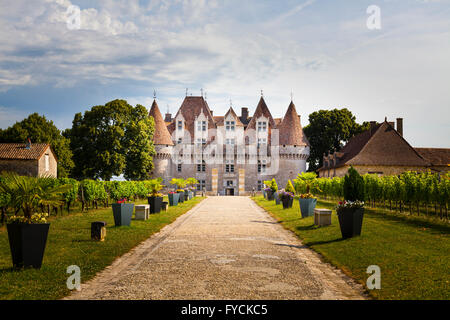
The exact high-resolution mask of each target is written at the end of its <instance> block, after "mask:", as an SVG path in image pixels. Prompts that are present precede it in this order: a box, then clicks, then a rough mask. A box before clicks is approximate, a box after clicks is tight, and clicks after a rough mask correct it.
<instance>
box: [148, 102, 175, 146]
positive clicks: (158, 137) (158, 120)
mask: <svg viewBox="0 0 450 320" xmlns="http://www.w3.org/2000/svg"><path fill="white" fill-rule="evenodd" d="M149 116H152V117H153V118H154V119H155V134H154V136H153V142H154V144H155V145H164V144H166V145H170V146H172V145H173V142H172V138H171V136H170V133H169V130H167V125H166V123H165V122H164V119H163V117H162V115H161V112H160V111H159V108H158V104H157V103H156V100H153V104H152V107H151V109H150V112H149Z"/></svg>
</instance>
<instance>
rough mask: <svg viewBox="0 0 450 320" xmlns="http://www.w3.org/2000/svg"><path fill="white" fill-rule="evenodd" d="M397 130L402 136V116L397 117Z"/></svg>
mask: <svg viewBox="0 0 450 320" xmlns="http://www.w3.org/2000/svg"><path fill="white" fill-rule="evenodd" d="M397 132H398V134H399V135H401V136H402V137H403V118H397Z"/></svg>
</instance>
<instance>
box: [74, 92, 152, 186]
mask: <svg viewBox="0 0 450 320" xmlns="http://www.w3.org/2000/svg"><path fill="white" fill-rule="evenodd" d="M153 132H154V122H153V121H152V120H150V119H149V118H148V116H147V110H146V109H145V108H144V107H143V106H140V105H138V106H136V107H135V108H133V107H132V106H131V105H129V104H128V103H127V102H126V101H125V100H114V101H111V102H108V103H106V104H105V105H104V106H103V105H100V106H94V107H92V108H91V110H88V111H86V112H85V113H84V115H82V114H81V113H77V114H76V115H75V117H74V119H73V122H72V129H70V130H67V131H66V132H65V135H67V136H69V137H70V146H71V148H72V151H73V153H74V157H73V159H74V162H75V168H74V170H73V176H74V177H76V178H79V179H85V178H91V179H97V178H101V179H103V180H110V179H111V178H112V176H114V175H115V176H119V175H121V174H125V177H126V178H127V179H137V180H143V179H145V178H147V177H148V172H149V171H150V170H151V169H152V166H153V158H152V156H153V155H154V153H155V151H154V146H153Z"/></svg>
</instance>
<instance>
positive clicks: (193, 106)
mask: <svg viewBox="0 0 450 320" xmlns="http://www.w3.org/2000/svg"><path fill="white" fill-rule="evenodd" d="M202 112H203V114H204V115H205V116H206V118H207V119H208V129H214V128H216V124H215V122H214V118H213V117H212V115H211V111H210V109H209V106H208V103H207V102H206V101H205V99H203V97H192V96H187V97H186V98H185V99H184V101H183V103H182V104H181V107H180V109H179V110H178V112H177V114H176V115H175V117H174V118H173V119H174V121H173V122H172V123H171V124H170V125H169V126H168V127H167V128H168V129H169V132H171V133H172V132H173V131H174V130H175V119H176V118H177V116H178V115H179V114H180V113H181V114H182V116H183V118H184V120H185V128H186V129H187V130H188V131H189V134H190V135H191V137H194V133H195V123H194V122H195V118H197V117H198V116H199V115H200V113H202Z"/></svg>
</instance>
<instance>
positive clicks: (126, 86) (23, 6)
mask: <svg viewBox="0 0 450 320" xmlns="http://www.w3.org/2000/svg"><path fill="white" fill-rule="evenodd" d="M0 4H1V8H2V10H0V39H1V41H0V127H2V128H5V127H7V126H9V125H11V124H13V123H14V122H15V121H18V120H21V119H23V118H24V117H26V116H27V115H28V114H29V113H31V112H38V113H40V114H44V115H46V116H47V117H48V118H49V119H52V120H53V121H54V122H55V123H56V124H57V126H58V127H59V128H60V129H64V128H67V127H70V126H71V122H72V119H73V116H74V114H75V113H76V112H83V111H84V110H86V109H89V108H90V107H91V106H93V105H98V104H104V103H106V102H108V101H110V100H113V99H116V98H121V99H126V100H127V101H129V102H130V103H131V104H133V105H135V104H137V103H140V104H143V105H145V106H147V107H150V104H151V101H152V96H153V90H154V89H155V90H156V91H157V97H158V103H159V106H160V108H161V109H162V110H163V112H165V111H166V109H167V107H168V106H169V108H170V110H171V112H172V113H175V112H176V110H177V109H178V107H179V106H180V104H181V102H182V100H183V98H184V95H185V90H186V88H189V93H192V94H193V95H199V94H200V88H203V89H204V90H205V91H206V92H207V97H208V103H209V105H210V107H211V109H213V110H214V112H215V114H216V115H220V114H222V115H223V114H224V113H225V112H226V110H227V109H228V107H229V104H230V99H231V100H232V103H233V106H234V108H235V110H236V111H237V112H238V113H239V112H240V108H241V107H243V106H246V107H249V109H250V112H253V111H254V109H255V107H256V104H257V102H258V100H259V96H260V90H261V89H262V90H263V91H264V97H265V99H266V102H267V104H268V106H269V108H270V109H271V111H272V114H273V116H275V117H281V116H282V114H283V113H284V112H285V111H286V109H287V106H288V104H289V101H290V95H291V91H292V92H293V95H294V102H295V104H296V106H297V111H298V112H299V113H300V114H301V115H302V124H303V125H306V124H307V123H308V122H307V117H308V115H309V114H310V113H311V112H313V111H315V110H318V109H329V108H334V107H338V108H341V107H347V108H349V109H350V110H351V111H352V112H353V113H354V114H355V115H356V116H357V120H358V121H359V122H362V121H370V120H377V121H382V120H384V117H385V116H387V117H388V119H389V120H394V119H395V118H396V117H403V118H404V119H405V120H404V133H405V137H406V139H407V140H408V141H409V142H410V143H411V144H412V145H413V146H417V147H419V146H421V147H424V146H428V147H450V145H449V138H448V137H449V136H450V124H449V119H450V1H449V0H440V1H439V0H434V1H433V0H428V1H426V0H421V1H419V0H389V1H388V0H385V1H363V0H355V1H343V0H341V1H336V0H302V1H293V0H284V1H261V0H259V1H257V0H245V1H242V0H241V1H233V0H229V1H226V0H211V1H206V0H175V1H168V0H150V1H138V0H128V1H121V0H118V1H112V0H102V1H77V0H72V1H69V0H35V1H32V2H30V1H22V0H15V1H14V2H13V1H6V0H0ZM70 5H77V6H79V7H80V8H81V28H80V29H79V30H70V29H69V28H67V25H66V22H67V18H68V17H67V13H66V10H67V8H68V7H69V6H70ZM369 5H377V6H378V7H379V8H380V9H381V29H380V30H369V29H368V28H367V26H366V21H367V18H368V17H369V14H367V13H366V9H367V7H368V6H369Z"/></svg>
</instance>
